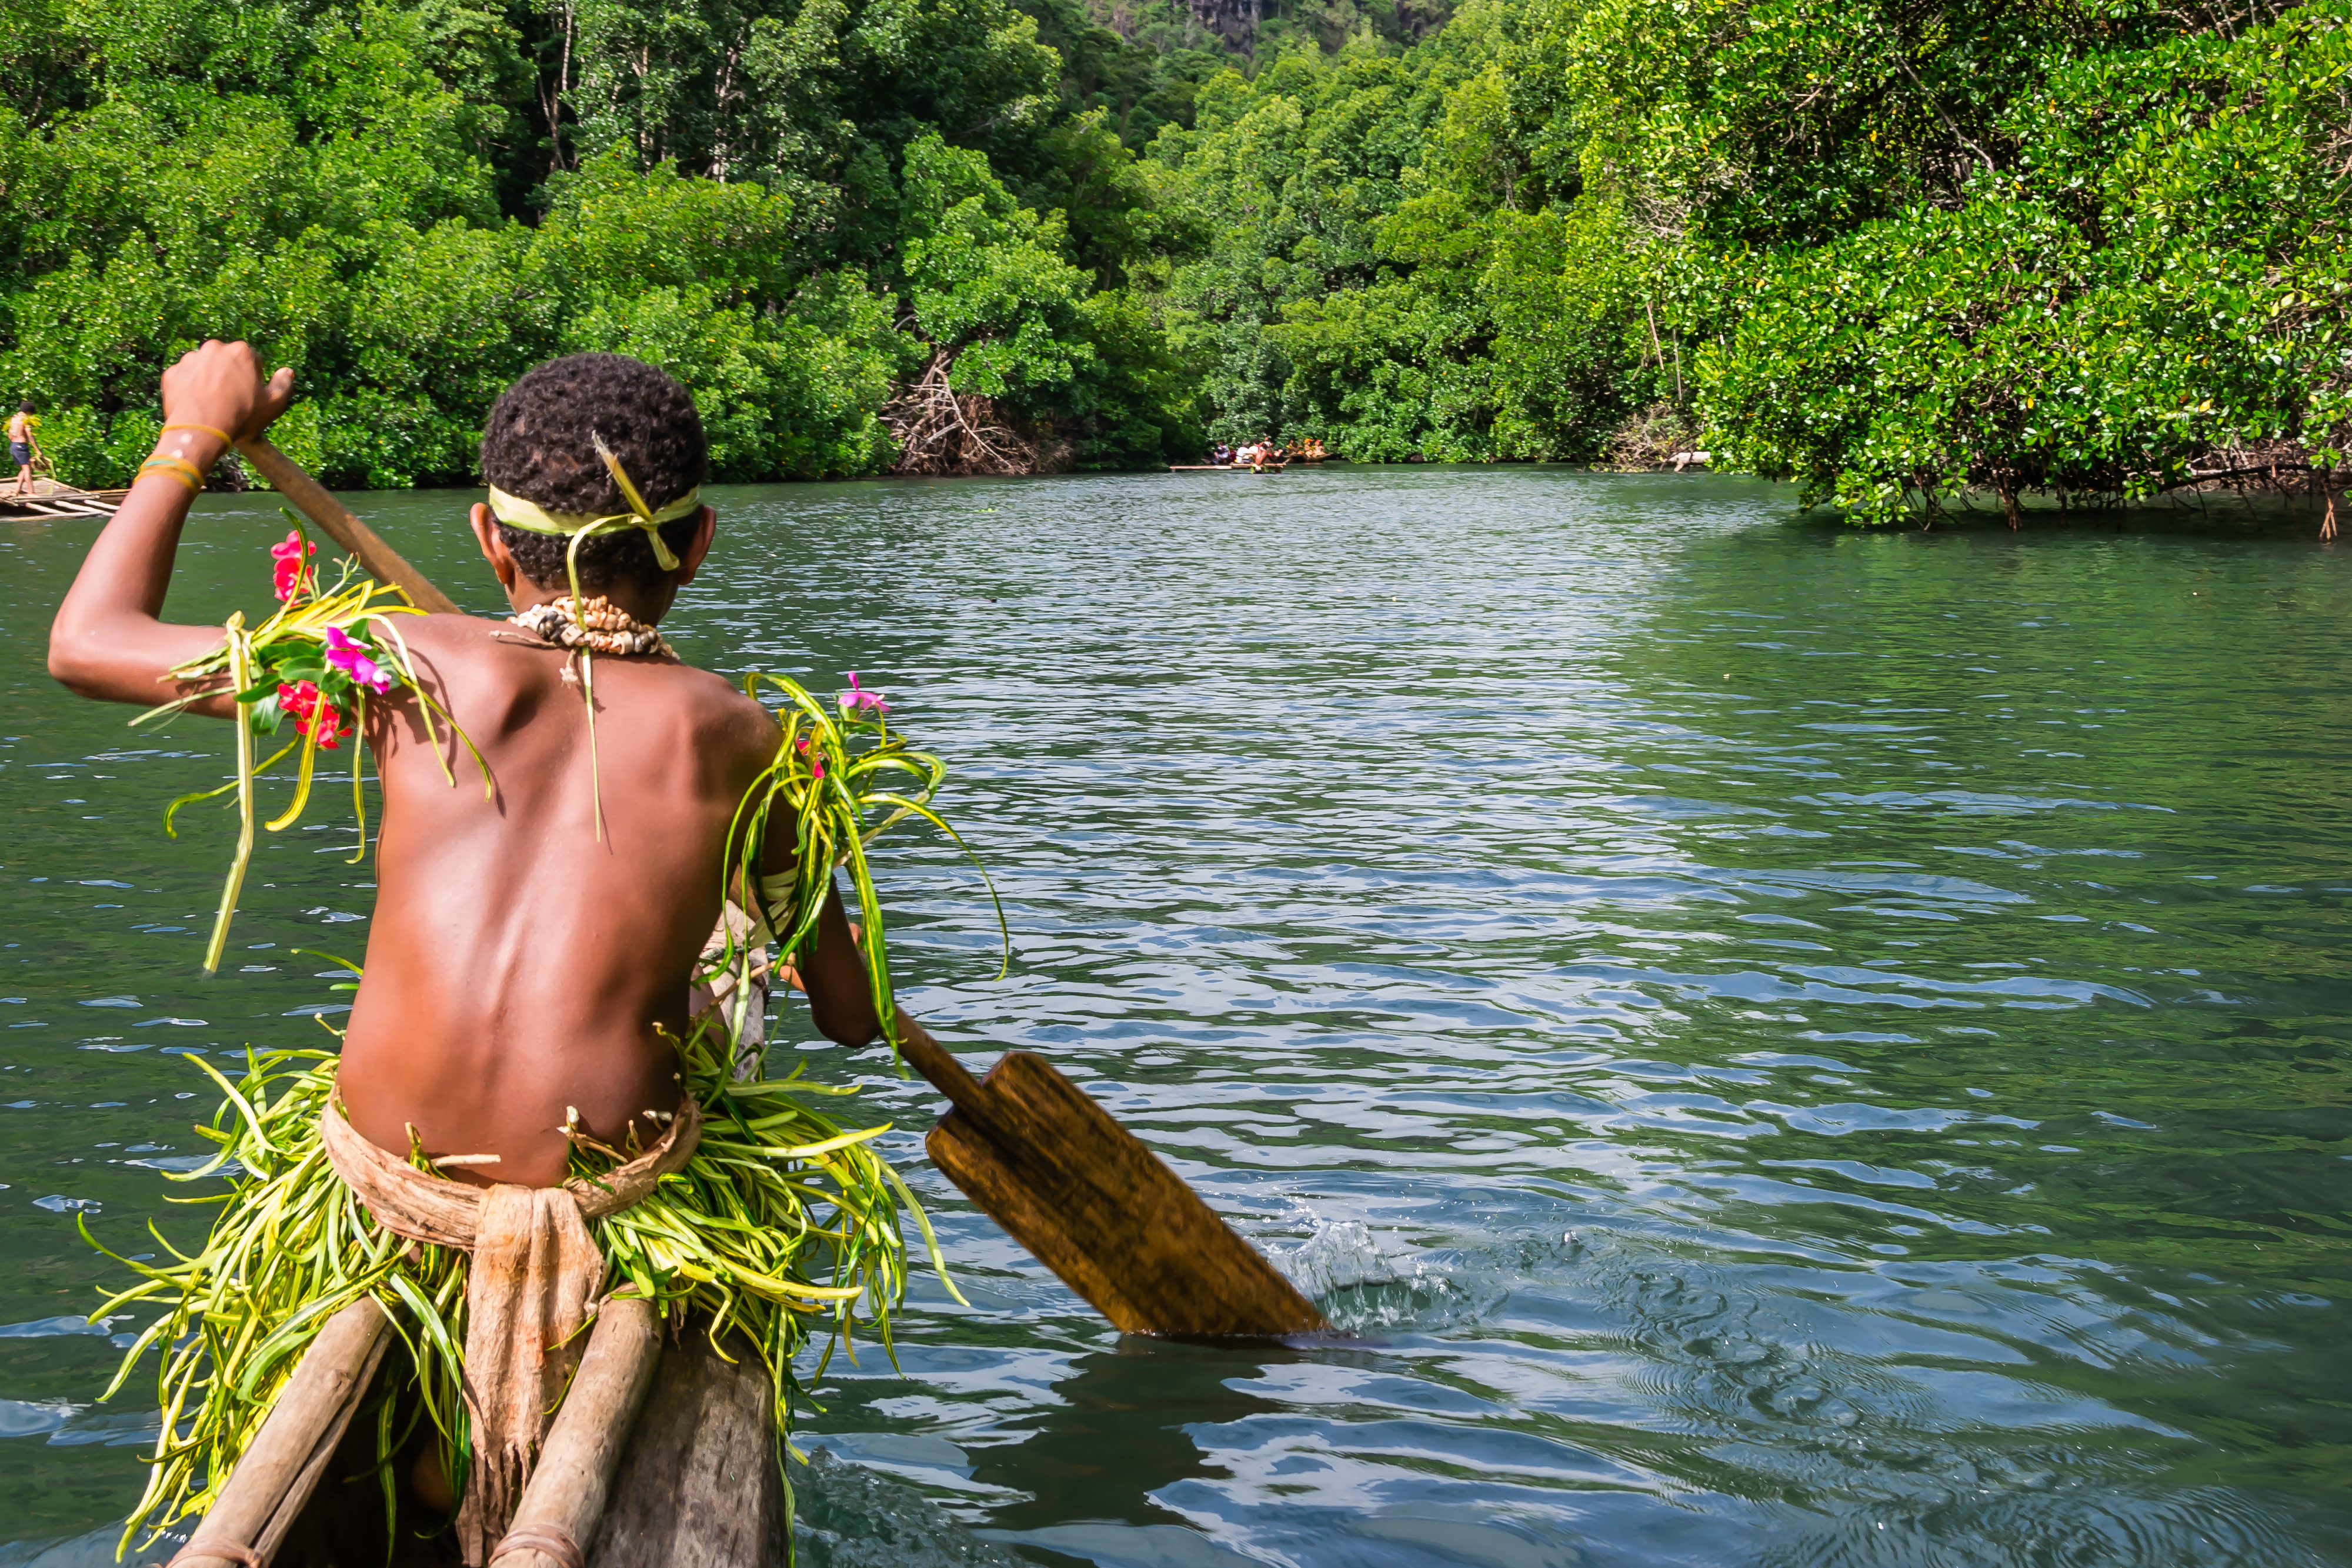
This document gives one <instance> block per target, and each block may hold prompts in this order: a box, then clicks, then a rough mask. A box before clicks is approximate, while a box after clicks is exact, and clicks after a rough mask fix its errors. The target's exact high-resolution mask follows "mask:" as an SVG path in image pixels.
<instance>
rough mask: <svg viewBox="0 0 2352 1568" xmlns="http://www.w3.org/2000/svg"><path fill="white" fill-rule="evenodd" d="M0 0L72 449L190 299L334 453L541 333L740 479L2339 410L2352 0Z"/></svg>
mask: <svg viewBox="0 0 2352 1568" xmlns="http://www.w3.org/2000/svg"><path fill="white" fill-rule="evenodd" d="M7 5H8V9H7V21H8V26H7V27H6V28H5V36H0V52H5V76H0V187H4V188H5V205H0V297H5V313H4V314H0V365H5V374H0V394H5V395H10V396H15V395H25V396H29V397H32V398H33V399H35V400H36V401H37V403H38V404H39V405H41V408H42V411H43V426H42V430H43V434H44V437H45V439H46V441H47V446H48V447H49V448H50V450H51V451H52V452H53V453H54V455H55V457H56V459H57V462H58V468H59V471H60V472H61V474H63V475H65V476H66V477H68V478H71V479H78V480H80V481H82V482H85V483H102V482H121V480H122V479H123V478H124V477H125V476H126V475H127V474H128V473H129V472H130V470H131V467H132V466H133V465H134V464H135V463H136V462H137V460H138V458H140V457H141V456H142V455H143V454H144V453H145V452H146V451H147V449H148V447H149V443H150V441H151V439H152V436H153V432H154V426H155V423H156V418H157V416H156V412H155V401H154V399H155V390H154V389H155V384H156V377H157V374H158V373H159V372H160V370H161V368H162V366H163V364H164V363H168V361H169V360H170V359H171V358H172V357H173V356H174V355H176V354H177V353H180V352H182V350H184V348H185V347H186V346H188V345H189V344H190V343H191V342H194V341H196V340H198V339H201V338H203V337H205V336H207V335H214V336H224V337H226V336H244V337H249V338H251V339H253V340H255V341H256V342H257V343H259V344H261V345H263V346H264V347H265V349H266V351H267V352H268V354H269V355H270V356H271V357H272V358H273V359H275V360H276V361H278V363H289V364H292V365H294V366H295V367H296V369H297V372H298V375H299V387H300V389H301V400H300V402H299V405H298V406H297V408H296V410H295V411H294V413H293V414H291V415H289V418H288V420H287V421H286V422H285V425H284V426H283V433H282V436H281V438H280V445H281V446H283V447H285V448H286V449H287V450H288V451H289V453H291V454H292V455H294V456H295V457H297V458H299V459H301V460H303V461H305V462H306V463H309V464H310V465H311V466H313V467H314V468H316V469H318V470H319V471H320V473H321V474H322V475H323V476H324V477H325V478H327V479H329V480H330V481H331V482H332V483H336V484H341V485H346V486H359V485H365V486H373V487H394V486H404V485H411V484H430V483H464V482H467V481H468V480H469V479H470V477H471V475H472V471H473V466H472V465H473V458H472V443H473V440H474V437H475V433H476V432H477V430H478V427H479V426H480V422H481V419H482V416H483V413H484V411H485V409H486V408H487V406H488V402H489V400H490V399H491V398H492V397H494V396H495V395H497V393H498V391H499V388H500V387H501V386H503V385H504V384H506V383H507V382H508V381H509V379H511V378H512V377H513V376H514V375H515V374H518V373H519V372H520V371H521V370H522V369H524V368H525V367H527V366H528V365H530V364H531V363H535V362H537V361H539V360H541V359H544V358H546V357H548V356H550V355H551V354H555V353H564V352H569V351H573V350H581V349H608V350H614V351H619V352H624V353H634V354H637V355H641V356H643V357H645V358H646V359H649V360H652V361H654V362H655V363H659V364H662V365H664V366H666V367H667V368H668V369H670V370H671V371H673V372H674V373H676V374H677V375H679V376H680V377H681V378H683V379H684V380H685V381H686V382H687V383H688V384H689V385H691V386H692V387H693V388H694V390H695V394H696V396H697V398H698V402H699V403H700V405H701V406H702V408H703V411H704V416H705V418H706V420H707V421H708V424H709V429H710V432H711V436H712V440H713V449H714V458H715V461H716V466H717V469H718V471H719V473H720V474H721V475H722V476H723V477H725V478H729V479H776V478H815V477H822V476H835V475H857V474H874V473H883V472H889V471H894V470H895V471H905V472H972V471H999V472H1003V471H1027V470H1034V469H1039V468H1133V467H1149V466H1153V465H1157V464H1160V463H1164V462H1167V461H1170V460H1171V459H1173V460H1178V461H1182V460H1188V459H1189V458H1192V456H1193V455H1194V454H1196V453H1198V452H1199V451H1200V449H1201V448H1202V445H1203V444H1204V443H1205V442H1206V441H1208V440H1211V439H1214V438H1219V437H1223V438H1234V439H1238V438H1243V437H1255V436H1258V435H1262V434H1271V435H1276V436H1280V437H1293V438H1295V437H1303V436H1306V435H1310V434H1312V435H1317V436H1319V437H1322V438H1323V439H1324V440H1325V441H1326V442H1327V443H1328V444H1329V445H1330V446H1331V447H1333V448H1334V449H1336V450H1339V451H1340V452H1342V453H1344V454H1345V455H1347V456H1349V457H1350V458H1361V459H1369V460H1389V461H1393V460H1400V459H1405V458H1427V459H1431V460H1517V459H1551V460H1567V461H1578V462H1592V461H1614V462H1620V463H1638V462H1641V461H1643V460H1646V459H1650V458H1655V457H1656V456H1658V455H1661V454H1663V453H1664V452H1667V451H1671V450H1672V449H1674V448H1675V447H1681V446H1692V445H1698V446H1704V447H1707V448H1708V449H1709V450H1710V451H1711V452H1712V454H1713V457H1714V460H1715V462H1716V465H1717V467H1718V468H1737V469H1739V470H1743V471H1749V472H1756V473H1761V474H1766V475H1770V476H1773V477H1776V478H1786V479H1795V480H1797V481H1799V482H1800V483H1801V487H1802V493H1803V497H1804V499H1805V500H1807V501H1808V502H1809V503H1810V502H1814V501H1832V502H1835V503H1837V504H1839V505H1842V506H1843V507H1845V508H1846V509H1847V510H1848V513H1849V515H1851V516H1853V517H1855V518H1857V519H1861V520H1865V521H1866V520H1871V519H1874V518H1885V517H1891V516H1895V515H1899V514H1902V513H1905V512H1906V511H1908V510H1916V509H1917V508H1919V507H1920V506H1922V505H1925V506H1928V507H1933V506H1934V505H1936V504H1937V501H1938V500H1939V498H1945V497H1948V496H1950V495H1951V494H1953V493H1954V492H1955V491H1957V490H1958V489H1962V488H1964V487H1969V488H1977V489H1982V490H1984V491H1987V492H1990V493H1992V494H1995V495H1998V496H2000V497H2001V498H2003V499H2004V500H2009V501H2011V503H2012V505H2013V503H2014V500H2015V498H2017V497H2018V496H2020V495H2022V494H2025V493H2028V492H2043V493H2056V494H2058V495H2060V496H2061V497H2067V496H2072V497H2077V498H2101V499H2104V498H2115V497H2132V496H2142V495H2147V494H2149V493H2152V492H2154V491H2157V490H2160V489H2168V488H2171V487H2177V486H2179V485H2182V484H2185V483H2190V482H2195V481H2196V480H2198V479H2200V478H2203V477H2211V476H2225V477H2232V478H2236V479H2249V478H2250V479H2253V480H2255V481H2257V482H2262V483H2278V484H2281V485H2285V486H2288V487H2294V486H2306V487H2307V486H2309V485H2311V484H2312V483H2314V482H2315V479H2316V481H2317V482H2319V483H2321V484H2322V485H2323V486H2324V485H2326V484H2327V483H2329V482H2332V481H2331V479H2330V475H2331V474H2332V471H2333V470H2334V468H2336V467H2337V466H2338V465H2340V464H2342V463H2343V462H2344V461H2345V458H2344V456H2343V453H2344V450H2345V449H2346V448H2347V447H2352V405H2347V391H2352V337H2347V289H2352V246H2347V241H2346V234H2345V218H2346V215H2347V201H2352V192H2347V186H2348V185H2352V0H2318V3H2316V4H2310V5H2273V4H2268V3H2265V0H2213V3H2211V4H2198V3H2194V0H1945V3H1934V0H1462V3H1461V4H1460V5H1458V6H1456V7H1455V8H1454V9H1452V10H1451V11H1450V12H1449V11H1448V10H1447V9H1446V8H1445V5H1444V0H1392V3H1391V0H1191V3H1190V4H1189V5H1187V4H1185V3H1184V0H1175V3H1173V4H1171V0H1026V3H1025V5H1024V3H1022V0H503V3H502V0H7ZM2012 515H2013V514H2012Z"/></svg>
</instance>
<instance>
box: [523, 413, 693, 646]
mask: <svg viewBox="0 0 2352 1568" xmlns="http://www.w3.org/2000/svg"><path fill="white" fill-rule="evenodd" d="M588 438H589V439H590V440H592V441H593V442H595V443H596V455H597V456H598V457H600V458H604V467H605V468H607V469H609V470H610V471H611V473H612V476H613V482H614V484H616V485H618V486H620V487H621V499H622V500H625V501H627V502H628V503H629V510H627V511H616V512H614V513H613V514H612V515H611V516H609V517H591V516H589V515H588V514H587V513H586V512H580V511H550V510H547V509H546V508H545V507H543V506H541V505H540V504H539V503H538V502H537V501H528V500H523V499H522V498H521V497H520V496H513V495H509V494H507V492H506V491H504V490H502V489H499V487H498V486H496V485H492V486H491V487H490V515H491V516H492V517H495V518H497V519H498V520H499V521H500V522H503V523H505V524H506V525H507V526H508V527H509V528H520V529H521V530H522V531H524V532H525V533H545V534H551V535H553V536H555V537H557V538H559V539H560V538H563V537H565V536H567V535H568V536H569V537H570V538H571V540H572V544H571V547H570V548H569V549H567V550H566V551H564V552H563V570H564V572H565V574H567V575H568V576H569V577H570V578H571V579H572V613H573V614H574V615H575V616H576V615H578V614H579V611H580V542H581V541H582V540H584V539H587V538H588V537H590V536H591V535H593V534H598V533H614V532H617V531H620V530H622V529H624V528H642V529H644V530H645V531H646V542H647V543H649V544H651V545H652V546H653V547H654V563H655V564H656V565H657V566H659V567H660V568H661V569H662V570H663V571H665V572H675V571H677V552H674V551H672V550H671V549H670V547H669V542H668V541H667V540H665V539H663V538H662V536H661V526H662V524H663V523H666V522H675V521H677V520H678V519H679V518H681V517H686V516H688V515H690V514H691V513H692V512H693V511H694V510H695V509H696V508H697V507H699V506H700V505H701V504H702V487H701V486H699V485H697V486H696V487H695V488H694V489H690V490H688V491H687V492H686V493H685V494H684V495H682V496H680V497H678V498H677V500H674V501H671V502H669V503H667V505H665V506H664V507H663V508H662V509H661V510H659V511H656V510H653V509H652V508H651V507H648V506H647V505H646V498H645V497H644V496H642V495H640V494H638V493H637V487H636V485H635V483H634V482H633V481H632V480H631V479H630V478H629V471H628V470H627V469H626V468H623V467H622V466H621V458H620V455H619V454H618V453H616V452H614V450H613V448H612V447H607V446H606V445H604V437H602V436H599V435H597V434H596V433H595V432H594V431H593V430H592V431H590V432H589V436H588Z"/></svg>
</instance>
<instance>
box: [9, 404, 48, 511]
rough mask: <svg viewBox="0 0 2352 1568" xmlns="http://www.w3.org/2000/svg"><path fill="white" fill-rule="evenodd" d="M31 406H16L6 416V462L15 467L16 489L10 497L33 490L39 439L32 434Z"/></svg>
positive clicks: (11, 492) (29, 492)
mask: <svg viewBox="0 0 2352 1568" xmlns="http://www.w3.org/2000/svg"><path fill="white" fill-rule="evenodd" d="M33 425H34V419H33V405H32V404H30V403H29V402H27V403H19V404H18V405H16V413H14V414H11V415H10V416H8V460H9V461H10V462H12V463H14V464H16V489H13V490H11V491H9V492H8V493H9V494H10V495H12V496H21V495H30V494H31V493H32V490H33V462H34V460H35V459H36V458H38V457H40V455H41V442H40V437H37V436H36V435H34V434H33Z"/></svg>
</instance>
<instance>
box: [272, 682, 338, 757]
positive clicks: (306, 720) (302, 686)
mask: <svg viewBox="0 0 2352 1568" xmlns="http://www.w3.org/2000/svg"><path fill="white" fill-rule="evenodd" d="M278 707H279V708H280V709H282V710H285V711H286V712H289V713H291V714H292V715H293V716H294V731H295V733H297V734H300V735H308V734H309V733H310V727H311V726H312V725H313V724H316V725H317V726H318V727H319V749H320V751H325V752H331V751H333V750H334V749H335V742H336V741H337V739H338V737H340V736H343V735H348V734H350V733H351V732H352V727H351V726H350V725H349V724H346V723H344V722H343V712H342V710H341V709H340V708H338V707H336V706H335V705H334V704H333V703H332V702H330V701H328V700H327V699H326V697H325V695H324V694H323V693H322V692H320V689H318V688H317V687H316V686H314V685H312V684H311V683H310V682H309V681H307V680H298V681H295V682H294V683H293V684H292V685H290V686H289V685H288V684H287V683H286V682H285V681H282V680H281V681H279V682H278Z"/></svg>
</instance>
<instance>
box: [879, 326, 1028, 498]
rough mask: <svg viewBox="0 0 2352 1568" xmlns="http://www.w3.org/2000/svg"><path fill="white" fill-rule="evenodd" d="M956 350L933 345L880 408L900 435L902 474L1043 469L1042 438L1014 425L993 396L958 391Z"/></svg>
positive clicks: (892, 432)
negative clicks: (909, 379)
mask: <svg viewBox="0 0 2352 1568" xmlns="http://www.w3.org/2000/svg"><path fill="white" fill-rule="evenodd" d="M954 364H955V356H954V354H953V353H950V351H948V350H946V349H939V350H935V351H934V352H933V353H932V354H931V362H930V363H929V364H927V365H925V366H924V367H923V374H921V375H920V376H919V377H918V378H916V380H915V381H914V382H913V383H912V384H909V385H908V387H907V388H906V389H905V390H904V391H902V392H900V393H899V394H898V396H896V397H894V398H892V399H891V400H890V401H889V403H887V405H884V407H883V410H882V419H883V422H884V423H885V424H887V425H888V426H890V434H891V435H893V436H895V437H898V465H897V468H896V469H895V471H896V472H898V473H901V474H1034V473H1041V472H1043V471H1044V470H1045V461H1044V458H1045V453H1044V452H1043V451H1042V450H1041V448H1040V444H1039V443H1038V442H1037V441H1035V440H1034V439H1032V438H1031V437H1026V436H1024V435H1023V434H1022V433H1021V432H1019V431H1018V430H1015V429H1013V428H1012V427H1011V426H1009V425H1008V424H1007V423H1006V422H1005V421H1004V420H1003V417H1002V416H1000V415H999V414H998V412H997V409H996V404H995V401H994V400H993V399H992V398H987V397H982V396H978V395H971V394H959V393H957V391H956V390H955V388H954V386H952V385H951V384H950V382H949V379H948V378H949V373H950V371H951V370H952V369H953V368H954Z"/></svg>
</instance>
